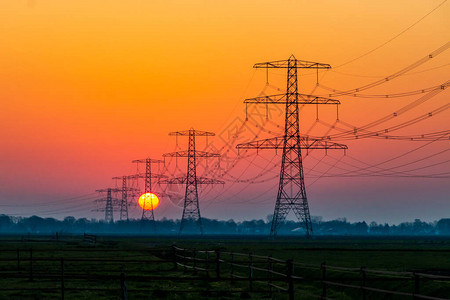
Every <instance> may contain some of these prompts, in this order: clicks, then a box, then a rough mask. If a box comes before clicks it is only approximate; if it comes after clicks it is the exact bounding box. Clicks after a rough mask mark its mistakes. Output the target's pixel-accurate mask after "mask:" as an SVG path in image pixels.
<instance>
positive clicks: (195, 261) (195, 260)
mask: <svg viewBox="0 0 450 300" xmlns="http://www.w3.org/2000/svg"><path fill="white" fill-rule="evenodd" d="M192 258H193V265H194V267H193V270H194V272H196V271H197V249H195V248H194V250H193V251H192Z"/></svg>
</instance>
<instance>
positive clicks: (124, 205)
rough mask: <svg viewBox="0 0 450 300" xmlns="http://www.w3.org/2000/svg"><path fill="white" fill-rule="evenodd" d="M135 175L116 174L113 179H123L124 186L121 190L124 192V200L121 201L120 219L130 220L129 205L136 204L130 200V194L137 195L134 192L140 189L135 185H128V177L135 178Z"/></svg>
mask: <svg viewBox="0 0 450 300" xmlns="http://www.w3.org/2000/svg"><path fill="white" fill-rule="evenodd" d="M133 178H134V177H133V175H124V176H116V177H113V179H121V180H122V188H121V189H119V191H120V192H121V193H122V200H121V201H120V214H119V220H120V221H124V220H127V221H128V220H129V218H128V207H129V206H130V205H134V204H133V203H131V202H128V196H135V194H134V193H133V192H137V191H138V190H137V189H136V188H133V187H129V186H127V182H128V179H133Z"/></svg>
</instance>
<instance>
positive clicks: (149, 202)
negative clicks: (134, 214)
mask: <svg viewBox="0 0 450 300" xmlns="http://www.w3.org/2000/svg"><path fill="white" fill-rule="evenodd" d="M158 205H159V199H158V196H156V195H155V194H153V193H145V194H142V195H141V196H140V197H139V206H140V207H141V208H142V209H143V210H153V209H155V208H157V207H158Z"/></svg>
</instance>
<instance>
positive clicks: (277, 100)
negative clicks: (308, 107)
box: [244, 94, 341, 104]
mask: <svg viewBox="0 0 450 300" xmlns="http://www.w3.org/2000/svg"><path fill="white" fill-rule="evenodd" d="M289 96H290V97H295V95H289ZM297 99H298V100H297V103H298V104H341V102H340V101H339V100H335V99H329V98H324V97H317V96H313V95H306V94H297ZM291 101H292V100H291ZM286 102H287V101H286V94H276V95H269V96H260V97H255V98H248V99H245V100H244V103H246V104H286Z"/></svg>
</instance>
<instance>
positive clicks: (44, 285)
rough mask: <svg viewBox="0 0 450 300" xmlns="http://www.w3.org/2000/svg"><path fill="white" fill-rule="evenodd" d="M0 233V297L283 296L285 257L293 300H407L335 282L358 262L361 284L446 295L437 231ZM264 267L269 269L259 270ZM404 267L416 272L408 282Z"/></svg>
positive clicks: (355, 281) (448, 245) (444, 259)
mask: <svg viewBox="0 0 450 300" xmlns="http://www.w3.org/2000/svg"><path fill="white" fill-rule="evenodd" d="M0 239H1V240H2V242H1V243H0V278H1V282H2V285H1V286H0V299H62V298H64V299H92V298H97V299H98V298H100V299H122V298H124V297H125V295H126V298H127V299H210V298H220V299H239V298H252V299H260V298H269V299H270V298H273V299H289V292H288V288H289V282H288V281H286V280H285V279H284V278H285V277H283V276H284V275H283V274H286V270H288V268H289V267H287V268H286V266H287V264H291V265H292V266H293V270H292V274H291V275H292V278H294V279H295V282H294V281H293V282H292V283H293V287H292V293H293V294H292V295H293V296H295V299H310V298H311V299H314V298H320V296H321V295H322V293H324V292H325V293H326V297H327V298H330V299H355V298H356V299H363V297H367V298H366V299H411V297H410V296H409V297H408V296H402V295H395V294H393V295H388V296H387V295H385V294H378V293H374V292H371V291H370V290H367V291H363V290H359V289H355V288H349V287H345V286H342V285H349V286H360V285H361V284H362V283H361V270H368V273H367V277H364V280H365V282H364V284H365V285H367V286H368V287H369V288H377V289H385V290H394V291H397V292H399V293H411V292H413V291H414V289H415V288H418V290H416V291H419V292H420V294H422V295H429V296H433V297H439V298H444V299H445V298H447V297H448V295H450V281H449V280H448V279H446V277H447V276H449V275H450V240H449V239H446V238H414V239H413V238H404V239H398V238H397V239H387V238H380V239H377V238H371V239H369V238H339V237H335V238H314V239H304V238H298V237H296V238H289V237H282V238H279V239H277V240H275V241H273V240H269V239H267V238H263V237H245V238H244V237H242V238H236V237H232V238H231V237H230V238H228V237H217V236H216V237H214V236H210V237H204V238H202V239H199V238H189V237H184V238H176V237H158V238H151V237H148V238H143V237H97V242H96V243H95V244H91V243H89V242H88V241H84V240H83V237H82V236H81V237H80V236H70V237H60V238H59V239H58V241H57V240H56V239H55V237H45V236H35V237H25V238H22V237H21V238H18V237H17V236H11V237H1V238H0ZM176 249H178V250H176ZM218 254H220V256H218ZM268 256H270V258H269V259H268ZM177 257H178V259H177ZM272 258H273V259H272ZM290 259H292V260H293V262H290V261H289V260H290ZM230 262H231V263H230ZM361 267H363V268H362V269H361ZM267 268H270V270H271V271H273V272H272V273H273V274H275V275H273V276H272V275H270V276H269V277H268V276H267V275H266V273H264V272H263V270H265V269H267ZM324 269H326V281H325V280H324V278H322V276H325V275H324ZM370 270H376V272H378V271H392V272H396V273H395V274H394V273H392V274H393V275H391V274H390V273H388V274H387V275H386V274H381V275H380V274H378V273H369V271H370ZM364 272H365V271H364ZM410 272H414V273H413V274H416V273H417V274H423V276H422V275H420V276H421V278H420V279H419V281H414V278H411V276H410V275H409V274H410ZM364 274H365V273H364ZM399 274H400V275H399ZM427 274H434V275H437V276H438V277H437V278H432V279H430V278H428V277H426V276H427ZM249 276H250V277H249ZM277 276H278V277H277ZM364 276H366V275H364ZM402 276H403V277H402ZM424 276H425V277H424ZM230 278H231V279H233V280H231V279H230ZM328 282H329V283H328ZM333 282H339V283H340V284H341V286H339V285H336V286H333ZM268 283H271V284H272V283H273V285H274V286H278V287H280V289H278V288H275V287H271V286H270V284H268ZM415 284H418V286H415ZM283 289H286V291H285V290H283ZM314 296H317V297H314Z"/></svg>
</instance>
